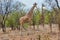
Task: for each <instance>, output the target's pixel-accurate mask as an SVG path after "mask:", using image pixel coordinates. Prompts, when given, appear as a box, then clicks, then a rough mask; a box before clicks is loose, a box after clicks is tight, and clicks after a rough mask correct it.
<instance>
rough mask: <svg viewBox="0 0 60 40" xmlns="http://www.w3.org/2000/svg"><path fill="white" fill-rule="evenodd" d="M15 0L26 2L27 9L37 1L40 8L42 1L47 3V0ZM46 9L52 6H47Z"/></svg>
mask: <svg viewBox="0 0 60 40" xmlns="http://www.w3.org/2000/svg"><path fill="white" fill-rule="evenodd" d="M15 1H20V2H22V3H24V4H25V5H26V6H25V7H26V8H27V9H29V8H31V7H32V5H33V4H34V3H35V2H36V3H37V7H39V8H41V5H42V3H44V4H45V2H44V1H45V0H15ZM58 2H59V5H60V0H58ZM46 9H48V10H50V9H51V7H48V6H46Z"/></svg>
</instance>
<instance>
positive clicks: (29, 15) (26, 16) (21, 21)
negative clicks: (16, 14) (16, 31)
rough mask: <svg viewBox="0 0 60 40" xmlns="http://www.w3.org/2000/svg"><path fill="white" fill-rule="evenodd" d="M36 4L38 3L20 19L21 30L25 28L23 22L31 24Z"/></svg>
mask: <svg viewBox="0 0 60 40" xmlns="http://www.w3.org/2000/svg"><path fill="white" fill-rule="evenodd" d="M36 5H37V3H34V4H33V6H32V8H31V9H30V11H29V12H28V13H27V14H26V15H25V16H23V17H21V18H20V19H19V22H20V29H21V30H22V28H23V23H25V22H28V23H29V24H31V18H32V15H33V10H34V8H35V7H36Z"/></svg>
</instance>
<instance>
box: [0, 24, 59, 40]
mask: <svg viewBox="0 0 60 40" xmlns="http://www.w3.org/2000/svg"><path fill="white" fill-rule="evenodd" d="M31 27H32V28H33V26H31ZM9 30H10V29H9V28H7V29H6V31H7V32H6V33H3V32H2V31H1V30H0V40H58V32H59V30H58V25H57V24H53V25H52V33H51V30H50V26H49V25H47V24H45V25H44V28H43V26H42V25H39V27H37V26H35V30H30V31H19V30H12V31H9Z"/></svg>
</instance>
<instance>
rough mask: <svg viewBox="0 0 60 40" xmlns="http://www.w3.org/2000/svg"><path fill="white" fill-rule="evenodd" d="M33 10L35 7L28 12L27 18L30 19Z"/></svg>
mask: <svg viewBox="0 0 60 40" xmlns="http://www.w3.org/2000/svg"><path fill="white" fill-rule="evenodd" d="M34 8H35V5H34V6H33V7H32V8H31V9H30V11H29V12H28V14H27V16H28V17H32V15H33V10H34Z"/></svg>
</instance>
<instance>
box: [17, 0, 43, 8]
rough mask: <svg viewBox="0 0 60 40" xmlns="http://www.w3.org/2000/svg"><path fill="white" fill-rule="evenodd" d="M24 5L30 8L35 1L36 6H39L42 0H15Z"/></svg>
mask: <svg viewBox="0 0 60 40" xmlns="http://www.w3.org/2000/svg"><path fill="white" fill-rule="evenodd" d="M17 1H20V2H22V3H24V4H25V5H26V7H27V8H30V7H31V6H32V5H33V4H34V3H35V2H36V3H37V6H38V7H41V4H42V3H43V0H17Z"/></svg>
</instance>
